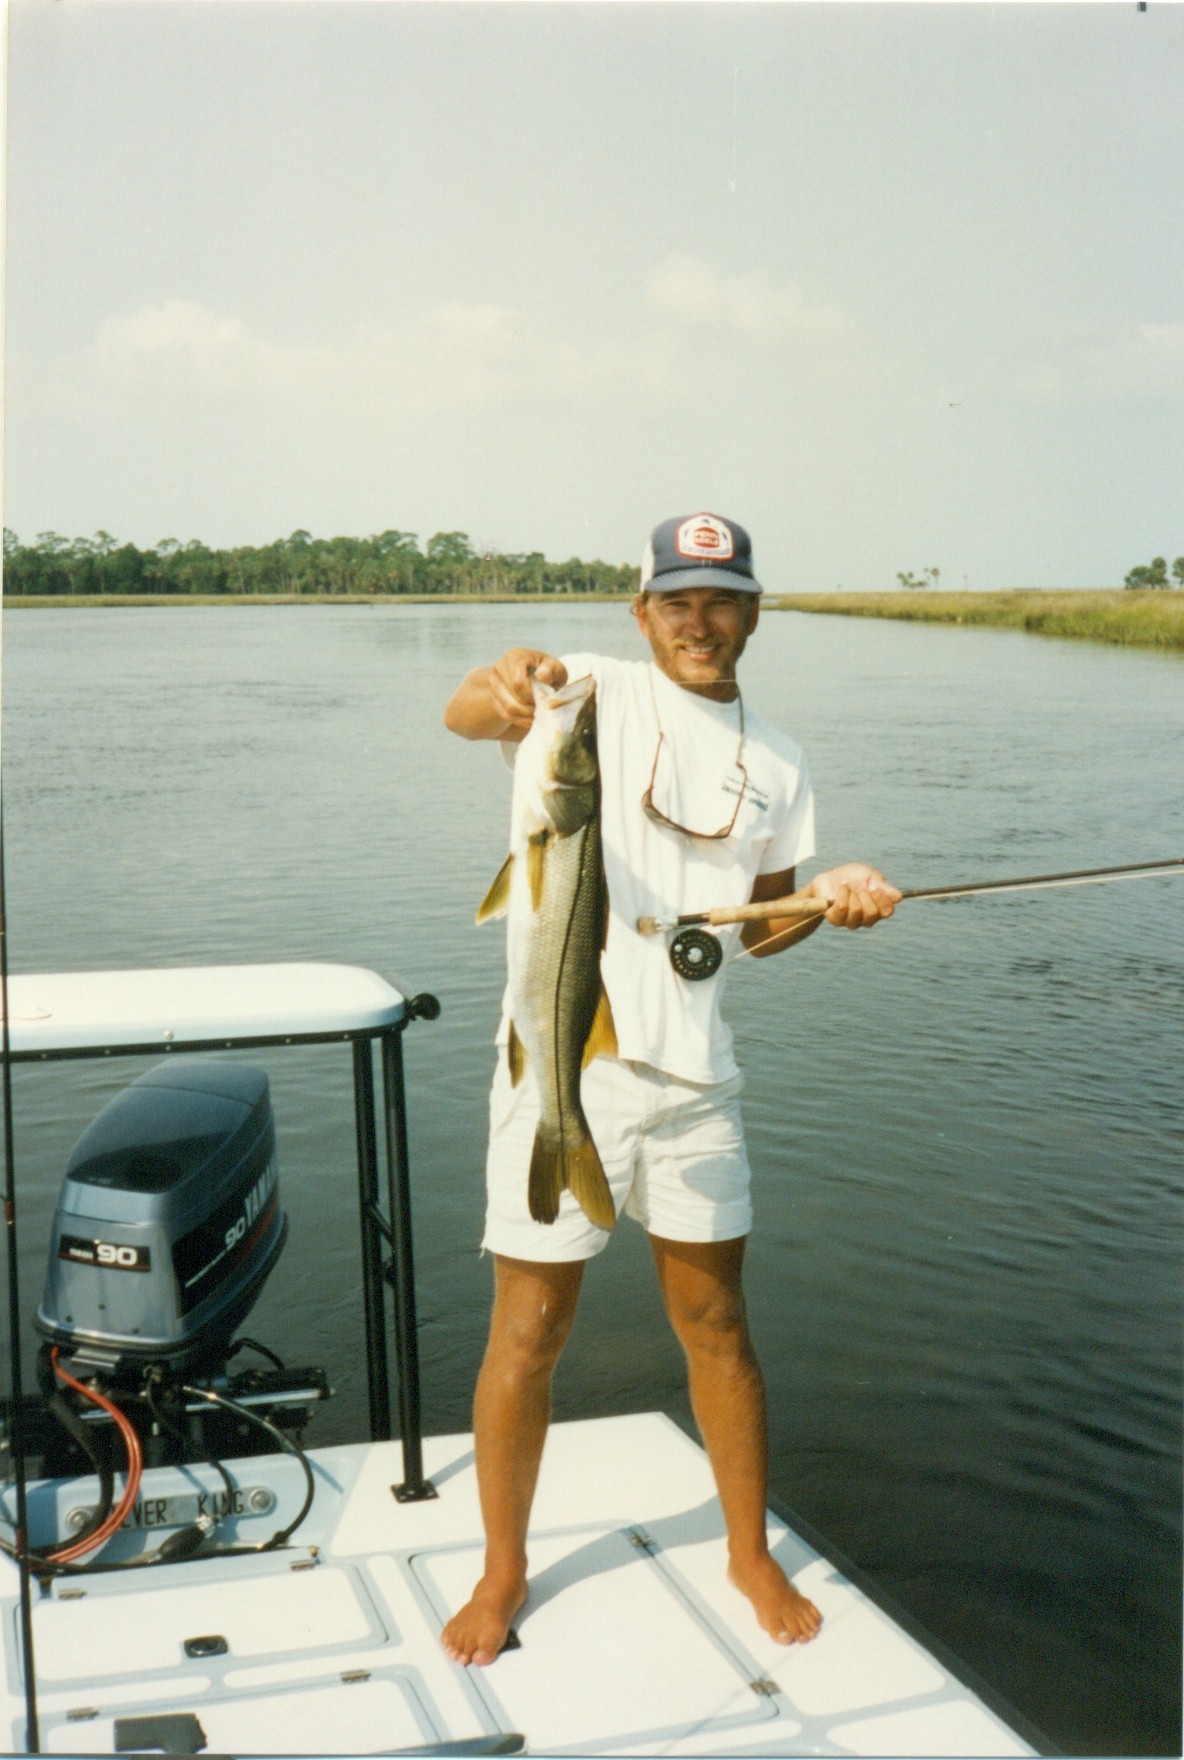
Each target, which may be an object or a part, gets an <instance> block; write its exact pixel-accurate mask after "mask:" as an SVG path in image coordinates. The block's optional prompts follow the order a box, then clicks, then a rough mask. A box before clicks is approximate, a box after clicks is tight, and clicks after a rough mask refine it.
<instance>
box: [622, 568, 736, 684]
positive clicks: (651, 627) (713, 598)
mask: <svg viewBox="0 0 1184 1760" xmlns="http://www.w3.org/2000/svg"><path fill="white" fill-rule="evenodd" d="M636 609H637V622H638V624H639V626H640V628H641V633H642V634H643V635H644V636H645V638H646V640H647V641H648V642H649V644H650V647H651V648H652V649H653V651H654V661H655V664H656V665H657V667H658V669H659V671H661V672H664V673H665V674H666V676H667V678H670V679H673V680H674V683H675V684H679V685H682V686H683V688H684V689H685V690H690V691H698V692H699V694H700V695H701V696H704V697H716V698H718V699H720V700H721V701H724V702H726V701H728V700H729V699H730V698H732V697H733V696H734V695H735V684H734V681H735V677H736V662H737V661H738V660H739V658H740V656H741V654H743V652H744V645H745V643H746V642H747V640H748V638H749V636H750V635H751V634H752V632H753V630H754V629H755V628H756V621H757V616H758V615H759V611H760V606H759V603H758V600H757V595H756V594H755V593H741V592H736V591H735V590H734V589H732V588H730V587H683V588H681V589H680V590H679V591H678V592H675V593H655V592H649V593H646V594H645V595H644V596H643V597H642V598H641V599H639V600H638V602H637V607H636Z"/></svg>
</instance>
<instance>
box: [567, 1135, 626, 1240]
mask: <svg viewBox="0 0 1184 1760" xmlns="http://www.w3.org/2000/svg"><path fill="white" fill-rule="evenodd" d="M564 1159H565V1168H564V1171H565V1173H566V1175H567V1179H566V1181H565V1183H566V1184H567V1185H568V1186H570V1188H571V1192H572V1196H573V1197H574V1198H575V1200H576V1202H577V1203H578V1204H579V1206H580V1209H581V1210H582V1211H583V1212H584V1215H585V1216H586V1217H587V1218H588V1221H589V1222H594V1223H595V1224H596V1226H597V1228H603V1229H606V1230H611V1229H614V1228H615V1227H616V1226H617V1207H616V1205H615V1204H614V1203H613V1195H612V1192H611V1191H610V1190H609V1183H608V1180H607V1179H606V1178H605V1174H604V1168H603V1166H602V1165H601V1161H600V1156H599V1154H598V1153H597V1150H596V1144H595V1143H594V1142H593V1141H592V1139H591V1137H585V1139H584V1141H583V1142H582V1143H581V1144H580V1145H579V1147H578V1148H575V1149H569V1150H568V1151H567V1154H566V1156H565V1158H564Z"/></svg>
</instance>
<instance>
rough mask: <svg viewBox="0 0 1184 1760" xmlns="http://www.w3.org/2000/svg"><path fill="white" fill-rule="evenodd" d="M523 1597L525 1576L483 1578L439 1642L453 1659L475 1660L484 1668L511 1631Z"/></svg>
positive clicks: (493, 1658) (454, 1615) (492, 1659)
mask: <svg viewBox="0 0 1184 1760" xmlns="http://www.w3.org/2000/svg"><path fill="white" fill-rule="evenodd" d="M525 1600H526V1578H525V1577H513V1578H510V1579H508V1580H507V1581H504V1582H503V1581H501V1580H500V1579H497V1578H494V1577H488V1576H486V1577H482V1578H481V1581H480V1582H479V1583H478V1584H477V1587H476V1588H475V1589H474V1590H473V1594H472V1597H471V1599H470V1600H468V1601H466V1602H465V1605H464V1606H463V1607H462V1608H461V1609H460V1612H459V1613H454V1614H453V1616H452V1618H451V1619H450V1620H449V1622H448V1624H447V1625H446V1626H445V1627H444V1630H443V1631H442V1632H441V1633H440V1642H441V1644H443V1646H444V1648H445V1650H446V1651H447V1653H448V1655H449V1656H451V1658H452V1660H453V1661H454V1662H463V1663H465V1664H466V1665H467V1664H468V1663H470V1662H475V1663H476V1664H477V1665H478V1667H480V1668H484V1667H486V1666H487V1664H489V1663H491V1662H494V1661H496V1659H497V1658H498V1657H499V1656H500V1655H501V1652H502V1647H503V1646H504V1644H505V1642H506V1638H507V1636H508V1635H509V1631H510V1622H511V1620H512V1619H513V1617H514V1615H515V1614H516V1613H517V1611H518V1609H519V1608H520V1607H521V1606H522V1604H523V1602H524V1601H525Z"/></svg>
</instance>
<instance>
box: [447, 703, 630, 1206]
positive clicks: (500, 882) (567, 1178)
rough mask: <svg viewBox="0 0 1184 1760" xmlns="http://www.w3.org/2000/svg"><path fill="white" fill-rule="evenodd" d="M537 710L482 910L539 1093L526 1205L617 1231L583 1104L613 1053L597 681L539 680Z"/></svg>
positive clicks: (515, 1050) (515, 1079) (521, 1065)
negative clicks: (603, 961) (501, 949)
mask: <svg viewBox="0 0 1184 1760" xmlns="http://www.w3.org/2000/svg"><path fill="white" fill-rule="evenodd" d="M532 689H533V693H534V700H535V715H534V720H533V722H532V723H531V726H530V729H529V731H528V733H527V734H526V737H525V738H524V739H523V740H522V742H521V743H520V745H519V747H518V752H517V757H516V759H515V764H514V794H513V803H512V806H511V813H510V853H509V855H508V856H507V857H506V860H505V862H504V863H503V865H502V868H501V870H500V872H499V873H498V876H497V878H496V879H495V880H494V882H493V885H492V886H491V887H490V888H489V891H488V892H487V893H486V895H485V898H484V899H483V900H482V903H481V906H480V908H479V909H478V911H477V921H478V923H484V922H488V921H489V920H490V919H491V918H493V917H501V916H504V917H505V918H506V919H507V933H506V950H507V965H508V968H509V984H508V990H509V1011H510V1030H509V1047H508V1056H509V1068H510V1081H511V1083H512V1084H513V1086H514V1087H517V1086H518V1084H519V1083H520V1082H521V1081H522V1080H523V1078H524V1076H525V1074H526V1072H527V1070H528V1069H529V1070H531V1071H532V1072H533V1076H534V1080H535V1082H536V1083H537V1086H538V1095H539V1122H538V1126H537V1129H536V1131H535V1138H534V1144H533V1147H532V1150H531V1157H530V1177H529V1183H528V1190H527V1202H528V1205H529V1209H530V1214H531V1216H532V1217H533V1218H534V1220H535V1221H536V1222H543V1223H553V1222H554V1221H555V1218H556V1216H557V1215H558V1214H559V1201H560V1198H561V1197H562V1195H563V1193H564V1192H565V1191H570V1192H571V1193H572V1195H573V1197H574V1198H575V1199H576V1201H577V1202H578V1204H579V1205H580V1207H581V1209H582V1210H583V1212H584V1214H585V1215H586V1216H587V1217H588V1219H589V1221H590V1222H593V1223H595V1224H596V1226H597V1227H598V1228H603V1229H606V1230H607V1229H612V1228H613V1227H614V1226H615V1224H616V1220H617V1213H616V1206H615V1205H614V1203H613V1197H612V1192H611V1190H610V1189H609V1183H608V1180H607V1178H606V1177H605V1172H604V1166H603V1164H602V1162H601V1159H600V1154H599V1151H598V1150H597V1147H596V1144H595V1142H594V1140H593V1137H592V1132H591V1130H590V1129H589V1126H588V1120H587V1118H586V1116H585V1114H584V1108H583V1104H582V1102H581V1099H580V1078H581V1075H582V1073H583V1071H584V1069H585V1068H586V1067H587V1065H588V1064H589V1063H590V1062H591V1061H592V1059H593V1058H594V1057H598V1056H606V1057H615V1056H616V1055H617V1035H616V1028H615V1026H614V1024H613V1017H612V1009H611V1007H610V1005H609V1000H608V996H607V993H606V991H605V988H604V983H603V980H602V978H601V975H600V956H601V953H602V952H603V951H604V944H605V938H606V936H607V933H608V914H609V900H608V886H607V883H606V881H605V875H604V856H603V851H602V846H601V837H600V767H599V763H598V761H597V753H596V681H595V679H593V678H591V677H588V678H578V679H573V680H570V681H569V682H568V683H566V684H564V685H561V686H559V687H558V688H553V687H552V686H550V685H545V684H541V683H540V682H539V681H538V680H537V679H533V680H532Z"/></svg>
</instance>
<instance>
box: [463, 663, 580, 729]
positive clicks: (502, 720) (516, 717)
mask: <svg viewBox="0 0 1184 1760" xmlns="http://www.w3.org/2000/svg"><path fill="white" fill-rule="evenodd" d="M533 678H537V679H538V681H539V683H540V684H549V685H554V686H556V687H558V686H559V685H561V684H566V682H567V668H566V667H565V666H564V664H563V662H562V660H557V659H556V658H555V656H554V655H553V654H545V653H544V652H543V651H542V649H541V648H508V649H507V650H506V652H505V653H504V654H503V655H502V657H501V659H500V660H498V661H496V662H495V663H494V664H493V665H492V666H479V667H478V668H477V669H476V671H475V672H470V673H469V674H468V676H467V677H466V678H464V679H462V681H461V683H460V686H459V688H458V689H457V690H456V692H455V693H454V694H453V696H452V698H451V699H450V701H449V703H448V706H447V708H446V709H445V710H444V725H445V727H447V728H448V729H449V730H450V732H452V733H459V734H460V735H461V737H462V738H463V739H509V740H521V739H524V738H525V737H526V734H527V731H528V730H529V728H530V724H531V722H532V721H533V720H534V693H533V691H532V690H531V680H532V679H533Z"/></svg>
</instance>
